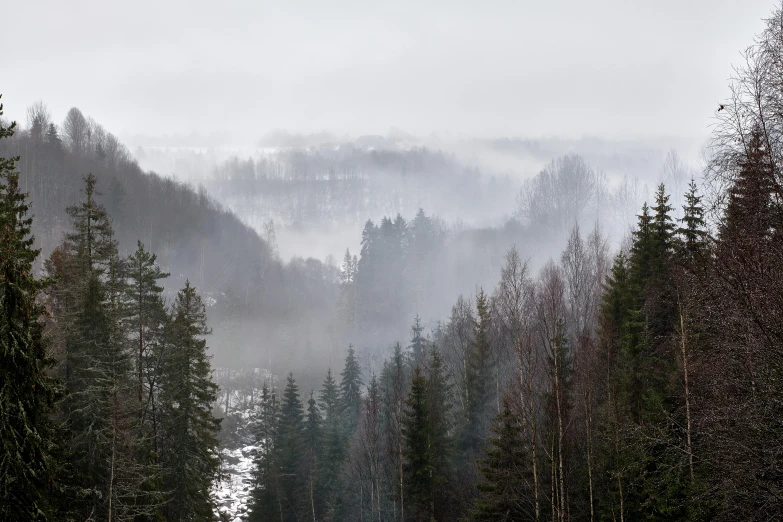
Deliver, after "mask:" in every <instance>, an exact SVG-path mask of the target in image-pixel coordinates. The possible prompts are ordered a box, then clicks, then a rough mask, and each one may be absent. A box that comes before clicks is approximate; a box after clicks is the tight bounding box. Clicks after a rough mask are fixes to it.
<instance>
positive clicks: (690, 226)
mask: <svg viewBox="0 0 783 522" xmlns="http://www.w3.org/2000/svg"><path fill="white" fill-rule="evenodd" d="M701 200H702V196H700V195H699V194H698V191H697V188H696V182H695V181H694V180H693V179H692V178H691V182H690V183H689V184H688V192H686V194H685V205H683V207H682V209H683V214H682V218H681V219H680V226H679V227H678V228H677V234H678V235H679V236H680V238H681V251H682V255H683V256H684V257H685V258H686V259H687V260H691V261H692V260H693V259H695V258H698V256H699V255H701V254H703V253H704V250H705V248H706V247H707V239H708V234H707V230H706V229H707V223H706V222H705V221H704V207H703V206H702V203H701Z"/></svg>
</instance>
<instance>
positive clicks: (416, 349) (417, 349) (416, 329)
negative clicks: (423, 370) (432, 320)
mask: <svg viewBox="0 0 783 522" xmlns="http://www.w3.org/2000/svg"><path fill="white" fill-rule="evenodd" d="M423 334H424V326H422V324H421V318H420V317H419V315H418V314H416V318H415V319H414V320H413V325H412V326H411V344H410V345H409V346H408V348H410V350H411V358H412V362H413V365H414V366H421V365H423V364H424V356H425V353H424V350H425V344H426V342H427V339H426V338H425V337H424V335H423Z"/></svg>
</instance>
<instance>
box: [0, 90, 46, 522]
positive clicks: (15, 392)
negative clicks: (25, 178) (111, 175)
mask: <svg viewBox="0 0 783 522" xmlns="http://www.w3.org/2000/svg"><path fill="white" fill-rule="evenodd" d="M2 114H3V106H2V104H0V116H2ZM14 127H15V124H13V123H12V124H11V125H9V126H4V125H3V123H2V118H0V139H4V138H8V137H10V136H12V135H13V133H14ZM17 159H18V158H13V157H12V158H0V520H3V521H11V520H46V519H47V515H49V514H50V513H51V511H50V509H49V504H50V502H49V499H48V498H47V496H48V494H49V493H50V492H51V490H50V489H49V483H50V480H51V475H52V471H53V470H52V463H51V459H52V449H53V448H52V446H53V445H54V444H55V441H54V440H53V435H54V431H53V428H54V426H53V425H52V420H51V418H50V413H51V411H52V407H53V405H54V401H55V400H56V398H57V397H58V395H59V386H58V384H57V383H56V382H55V381H54V380H52V379H51V378H50V377H48V376H47V373H46V372H47V368H48V367H49V366H50V365H51V361H50V359H49V358H48V356H47V353H46V342H45V339H44V337H43V334H42V330H43V327H42V323H41V321H40V320H41V317H42V316H43V312H44V311H43V309H42V308H41V306H40V305H39V304H38V303H37V302H36V297H37V295H38V293H39V292H40V291H41V290H43V289H44V288H45V287H46V286H47V284H48V282H47V281H46V280H40V279H36V278H35V277H34V276H33V262H34V261H35V259H36V258H37V257H38V254H39V251H38V250H36V249H34V248H33V244H34V239H33V237H32V235H31V232H30V228H31V224H32V218H31V217H30V216H29V215H28V212H29V204H28V202H27V196H26V195H25V194H23V193H21V192H20V191H19V175H18V173H17V172H16V169H15V164H16V161H17Z"/></svg>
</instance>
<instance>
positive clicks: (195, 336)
mask: <svg viewBox="0 0 783 522" xmlns="http://www.w3.org/2000/svg"><path fill="white" fill-rule="evenodd" d="M209 333H210V329H209V328H208V327H207V314H206V311H205V307H204V304H203V302H202V301H201V298H200V297H199V296H198V294H196V290H195V288H193V287H192V286H190V282H186V283H185V287H184V288H183V289H182V290H180V291H179V293H178V294H177V300H176V302H175V303H174V310H173V318H172V321H171V326H170V333H169V334H168V345H167V347H166V350H167V356H166V363H165V365H164V370H163V372H162V375H161V387H162V389H161V406H162V408H163V428H164V438H163V447H162V448H161V461H162V464H163V469H164V491H165V494H166V499H165V500H166V505H165V508H164V512H165V516H166V517H167V518H168V519H169V520H209V519H210V517H211V516H212V508H213V501H212V498H211V497H210V488H211V487H212V483H213V481H214V480H215V478H216V476H217V472H218V464H219V457H218V453H217V447H218V441H217V433H218V430H219V429H220V420H219V419H215V418H214V417H213V416H212V404H213V403H214V402H215V400H216V399H217V385H216V384H215V383H214V382H212V380H211V373H212V368H211V365H210V362H209V359H210V358H209V356H208V355H207V342H206V340H205V339H203V338H202V337H203V336H204V335H207V334H209Z"/></svg>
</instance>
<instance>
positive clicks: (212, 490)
mask: <svg viewBox="0 0 783 522" xmlns="http://www.w3.org/2000/svg"><path fill="white" fill-rule="evenodd" d="M781 46H783V8H778V9H776V10H775V11H774V12H773V14H772V16H771V17H770V18H769V20H767V23H766V28H765V30H764V31H763V32H762V33H761V34H760V35H759V36H758V38H757V40H756V41H755V43H754V44H753V45H752V46H751V47H750V48H748V49H747V50H746V52H745V53H744V54H743V57H744V63H743V64H742V65H741V66H740V67H738V68H737V69H736V75H735V78H734V79H733V80H732V82H731V85H730V93H731V95H730V98H729V100H728V101H726V102H725V103H723V104H721V105H719V110H718V111H717V112H716V115H717V116H716V118H717V125H716V126H715V128H714V134H713V139H712V141H711V142H710V146H709V149H708V153H707V156H706V157H707V160H708V161H707V165H706V168H705V171H704V173H703V176H701V177H698V176H696V175H694V172H693V170H692V168H691V167H690V166H689V164H688V162H687V161H685V160H684V159H682V157H681V156H680V155H679V154H678V153H677V152H676V151H674V150H671V151H669V152H668V153H667V154H666V156H665V158H664V159H663V161H662V162H657V163H656V166H655V168H656V169H657V173H658V174H657V175H658V178H659V179H657V180H656V182H657V183H655V185H654V186H652V187H649V186H647V185H646V183H647V182H649V181H650V179H640V178H639V177H636V176H629V175H626V176H616V175H615V174H612V176H611V179H610V176H609V175H607V174H606V173H605V172H604V171H603V170H602V169H601V168H599V167H597V166H595V165H593V164H592V163H591V161H589V160H588V159H587V158H585V157H583V156H581V155H579V154H576V153H573V152H571V153H565V154H553V155H551V156H550V157H549V159H548V162H546V163H544V166H543V168H541V169H540V170H537V173H536V174H535V175H533V176H530V177H528V179H526V180H525V181H523V182H521V183H515V182H512V181H511V178H504V177H501V176H497V177H491V178H490V179H487V177H486V176H484V175H483V174H481V172H480V171H478V170H476V169H472V168H469V167H465V164H464V163H462V161H461V160H460V159H458V158H457V156H456V155H451V154H449V153H444V152H441V151H436V150H435V149H430V148H427V147H417V146H413V147H406V146H403V145H402V142H404V141H405V140H406V139H408V138H400V141H397V142H395V145H396V148H395V147H387V145H388V142H387V141H385V140H384V139H382V138H377V137H365V138H363V139H362V140H357V143H354V144H353V145H348V144H342V145H339V144H337V145H336V144H334V143H331V144H330V145H329V146H325V145H323V143H322V144H321V146H320V147H316V146H310V145H312V144H309V142H308V143H304V145H302V144H300V145H302V146H298V147H296V148H285V147H282V146H280V147H278V148H277V149H276V150H275V151H273V152H272V153H270V154H269V155H267V156H264V157H261V158H256V159H249V160H246V161H245V160H239V159H235V160H230V161H228V162H226V163H224V164H221V165H220V166H218V168H217V169H216V170H215V171H214V172H212V173H211V178H210V179H208V180H207V182H206V183H205V185H204V186H200V187H199V188H198V189H194V188H193V187H191V186H190V185H187V184H184V183H180V182H177V181H175V180H174V179H173V178H162V177H160V176H158V175H156V174H154V173H151V172H144V171H143V170H142V169H141V168H140V167H139V165H138V164H137V163H136V161H135V160H134V159H133V158H132V157H131V155H130V154H129V153H128V151H127V150H126V148H125V147H124V146H123V145H122V144H121V143H120V142H119V140H118V139H117V138H116V137H115V136H113V135H112V134H111V133H109V132H107V131H106V130H105V129H103V128H102V127H101V126H100V125H99V124H97V123H96V122H94V121H93V120H92V119H90V118H87V117H85V116H84V115H83V114H82V113H81V111H79V110H78V109H76V108H73V109H70V110H69V111H68V112H67V114H66V115H65V118H64V120H63V121H62V123H60V124H57V123H54V121H53V119H52V118H53V117H52V115H51V113H50V112H49V110H48V109H47V107H46V106H45V105H44V104H43V103H42V102H38V103H35V104H33V105H32V106H31V107H30V108H29V109H28V110H27V113H26V122H25V124H24V125H17V124H16V123H12V122H8V121H6V120H4V119H3V118H2V114H3V113H2V105H0V520H2V521H6V520H8V521H11V520H14V521H15V520H36V521H42V520H58V521H59V520H62V521H74V522H76V521H84V520H88V521H107V522H110V521H133V522H143V521H162V520H179V521H181V520H189V521H204V520H216V521H230V522H237V520H239V521H266V520H280V521H300V520H312V521H313V522H317V521H332V520H333V521H343V520H347V521H361V522H364V521H365V520H369V521H376V520H377V521H379V522H383V521H400V522H419V521H422V522H425V521H429V522H432V521H451V520H461V521H490V520H491V521H497V520H501V521H502V520H505V521H525V520H532V521H540V520H552V521H558V522H565V521H566V520H590V521H594V520H620V521H625V520H688V521H700V520H726V521H732V520H774V519H776V518H777V517H778V516H779V513H781V512H783V502H782V501H781V495H780V491H781V488H783V476H782V475H781V472H780V469H781V466H783V462H781V448H782V444H783V428H781V426H780V421H779V419H780V418H781V415H783V407H781V404H780V397H781V394H782V393H783V385H782V384H781V383H782V382H783V376H782V375H781V371H783V370H782V369H783V359H782V354H783V352H781V348H783V172H782V171H781V161H783V121H781V118H783V116H781V114H783V111H781V107H783V85H781V82H780V78H783V63H781V60H780V56H782V55H783V47H781ZM275 139H278V140H281V141H280V143H289V142H290V141H291V140H293V139H294V138H292V137H285V136H278V137H276V138H275ZM313 139H315V138H313ZM319 139H320V138H319ZM324 139H326V138H324ZM329 139H331V138H329ZM280 143H277V145H280ZM487 144H489V145H490V146H491V147H493V148H494V149H497V150H501V149H502V150H506V151H512V152H514V151H519V150H525V151H528V152H530V153H534V154H537V155H542V154H545V153H546V151H544V150H542V149H541V147H540V144H536V143H535V142H532V141H526V140H513V139H499V140H489V141H486V143H485V145H487ZM514 153H516V152H514ZM650 188H652V190H650ZM218 201H223V202H226V201H230V202H232V203H231V204H230V205H229V206H230V207H231V208H232V209H233V210H234V211H237V212H239V214H241V215H242V216H243V217H244V218H245V220H244V221H243V220H242V219H240V217H238V216H237V214H235V213H234V212H232V211H230V210H228V209H227V208H226V207H224V206H223V205H222V204H219V203H218ZM444 201H448V202H450V204H451V205H454V207H455V208H464V212H462V214H461V215H462V216H464V217H465V218H466V220H468V221H469V222H468V223H467V224H466V223H465V222H460V221H459V220H457V219H452V220H449V219H446V218H444V217H443V216H442V215H440V214H439V213H438V212H436V211H434V210H432V208H438V206H439V205H440V204H441V203H442V202H444ZM237 205H239V206H240V207H242V206H244V207H242V208H244V210H241V211H239V210H237ZM493 205H496V206H498V207H502V208H499V209H491V207H492V206H493ZM489 209H491V210H492V211H493V212H494V214H491V213H488V210H489ZM488 215H494V216H495V217H497V219H496V220H495V221H494V222H489V221H487V222H484V223H480V222H479V219H478V218H479V217H481V218H483V217H486V216H488ZM278 219H280V220H281V221H282V222H284V223H285V225H284V226H291V225H292V224H296V226H299V227H303V228H307V227H316V226H317V225H319V224H324V223H326V226H336V225H339V224H346V223H353V224H358V225H359V226H358V227H357V229H356V236H357V237H356V241H357V242H355V243H352V244H354V245H358V248H356V247H348V248H345V249H344V250H343V248H344V245H342V244H341V245H340V247H339V248H340V249H341V251H342V252H343V254H342V255H341V256H340V260H337V259H334V258H327V259H324V260H319V259H316V258H314V257H309V258H302V257H296V256H294V257H292V258H290V259H285V260H284V259H282V258H281V255H280V253H279V252H280V251H279V247H280V245H278V244H277V237H278V234H277V230H276V228H275V227H276V223H277V220H278ZM259 224H260V226H259Z"/></svg>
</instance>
